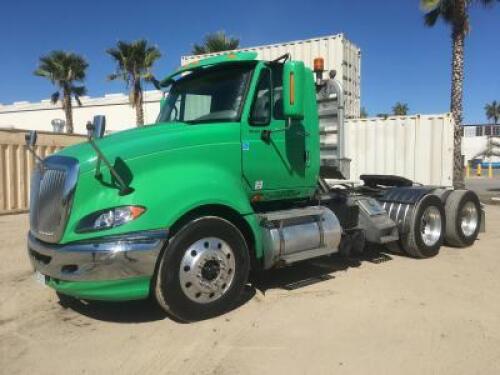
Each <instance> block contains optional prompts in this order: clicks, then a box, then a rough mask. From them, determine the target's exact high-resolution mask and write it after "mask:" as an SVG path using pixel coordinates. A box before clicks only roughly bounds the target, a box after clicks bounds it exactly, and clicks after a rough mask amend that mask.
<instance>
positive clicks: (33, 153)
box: [26, 146, 45, 166]
mask: <svg viewBox="0 0 500 375" xmlns="http://www.w3.org/2000/svg"><path fill="white" fill-rule="evenodd" d="M26 148H27V149H28V151H29V152H30V153H31V155H33V157H34V158H35V159H36V160H37V161H38V162H39V163H40V164H41V165H42V166H45V164H44V162H43V159H42V158H41V157H40V156H38V155H37V154H36V152H35V150H34V149H33V148H31V147H30V146H26Z"/></svg>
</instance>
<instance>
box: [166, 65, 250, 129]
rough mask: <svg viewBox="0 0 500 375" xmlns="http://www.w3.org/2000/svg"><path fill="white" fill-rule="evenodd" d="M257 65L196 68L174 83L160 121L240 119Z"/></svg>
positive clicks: (194, 121)
mask: <svg viewBox="0 0 500 375" xmlns="http://www.w3.org/2000/svg"><path fill="white" fill-rule="evenodd" d="M252 69H253V64H244V65H232V66H230V67H228V66H224V67H216V68H209V69H204V70H201V71H195V72H193V73H191V74H189V75H188V76H185V77H182V78H180V79H179V80H177V81H176V82H174V83H173V84H172V87H171V88H170V92H169V93H168V96H167V99H166V102H165V104H164V106H163V108H162V109H161V112H160V115H159V116H158V120H157V122H174V121H182V122H187V123H189V124H196V123H208V122H214V121H238V120H239V117H240V112H241V106H242V105H243V96H244V95H245V92H246V88H247V85H248V81H249V77H250V73H251V71H252Z"/></svg>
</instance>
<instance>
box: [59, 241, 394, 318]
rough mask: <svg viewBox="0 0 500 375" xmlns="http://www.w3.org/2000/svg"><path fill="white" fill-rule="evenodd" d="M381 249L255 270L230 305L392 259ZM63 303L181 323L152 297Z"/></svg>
mask: <svg viewBox="0 0 500 375" xmlns="http://www.w3.org/2000/svg"><path fill="white" fill-rule="evenodd" d="M393 254H395V253H391V254H387V253H386V252H385V251H384V253H382V252H381V251H380V249H377V248H372V249H368V250H366V251H365V252H364V253H363V254H362V255H358V256H354V257H343V256H341V255H337V254H336V255H332V256H325V257H321V258H316V259H311V260H309V261H305V262H302V263H298V264H296V265H294V266H290V267H285V268H280V269H275V270H271V271H265V272H259V273H253V274H251V275H250V280H249V284H248V285H246V287H245V289H244V292H243V294H242V296H241V298H240V300H239V301H238V302H237V303H236V305H235V306H234V307H233V308H232V309H231V310H234V309H237V308H239V307H240V306H242V305H244V304H246V303H247V302H248V301H250V300H251V299H252V298H253V297H254V296H255V294H256V291H257V290H258V291H260V292H261V293H262V294H265V293H266V291H268V290H271V289H284V290H294V289H298V288H301V287H305V286H308V285H312V284H315V283H318V282H323V281H326V280H330V279H332V278H334V277H335V273H336V272H339V271H345V270H347V269H349V268H353V267H359V266H361V264H362V263H363V262H371V263H382V262H386V261H389V260H391V259H392V257H391V255H393ZM59 297H60V301H59V303H60V305H61V306H62V307H63V308H66V309H71V310H73V311H75V312H77V313H79V314H82V315H85V316H87V317H89V318H92V319H96V320H101V321H106V322H115V323H144V322H152V321H157V320H163V319H165V318H170V319H172V320H174V321H176V322H178V323H182V322H180V321H178V320H177V319H175V317H172V316H169V315H168V314H166V313H165V312H164V311H163V310H162V309H161V308H160V307H159V306H158V304H157V303H156V302H155V301H154V300H153V298H150V299H147V300H140V301H126V302H102V301H82V300H77V299H74V298H71V297H65V296H62V295H59Z"/></svg>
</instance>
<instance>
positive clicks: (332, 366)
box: [0, 206, 500, 375]
mask: <svg viewBox="0 0 500 375" xmlns="http://www.w3.org/2000/svg"><path fill="white" fill-rule="evenodd" d="M498 228H500V206H488V207H487V229H488V232H487V233H485V234H482V235H481V236H480V240H479V241H478V242H476V244H475V246H473V247H472V248H468V249H461V250H458V249H452V248H443V249H442V250H441V254H440V255H439V256H438V257H437V258H435V259H428V260H414V259H409V258H406V257H403V256H398V255H394V254H387V255H382V256H381V255H377V254H371V255H369V256H366V257H364V258H363V259H352V260H349V261H346V260H342V259H340V258H327V259H321V260H316V261H313V262H309V263H307V264H303V265H300V266H295V267H292V268H288V269H284V270H280V271H276V272H274V273H271V274H267V275H264V276H261V277H259V278H258V279H257V280H255V281H254V283H253V285H252V286H249V288H248V293H247V295H246V296H245V298H244V299H243V300H242V302H241V306H240V307H239V308H237V309H236V310H234V311H232V312H230V313H228V314H226V315H224V316H221V317H219V318H216V319H212V320H208V321H204V322H200V323H195V324H180V323H176V322H174V321H172V320H170V319H169V318H166V317H165V316H164V315H163V314H162V312H161V311H159V310H158V309H157V308H155V306H154V305H152V304H150V303H148V302H134V303H119V304H106V303H99V304H88V305H86V304H76V305H74V306H72V307H71V308H64V307H62V306H61V305H60V304H59V303H58V299H57V297H56V296H55V294H54V293H53V291H51V290H50V289H48V288H45V287H43V286H41V285H38V284H36V283H35V282H34V281H33V279H32V276H31V272H30V268H29V263H28V260H27V257H26V255H25V249H24V246H25V241H24V236H25V232H26V231H27V216H26V215H16V216H0V239H1V243H0V255H1V259H2V261H1V262H0V300H1V302H0V373H1V374H9V375H11V374H28V373H30V374H32V373H36V374H62V373H64V374H98V373H99V374H136V373H137V374H138V373H140V374H282V373H283V374H284V373H286V374H332V373H337V374H401V373H404V374H419V375H421V374H454V375H455V374H467V375H470V374H498V373H500V271H499V266H500V230H499V229H498ZM321 276H322V278H323V281H321V282H317V283H314V284H309V285H305V286H302V287H300V288H298V289H293V290H287V288H289V286H290V283H292V286H293V285H294V284H293V283H294V282H296V281H298V280H301V279H305V278H308V277H309V278H316V279H319V278H321Z"/></svg>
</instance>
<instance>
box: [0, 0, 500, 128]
mask: <svg viewBox="0 0 500 375" xmlns="http://www.w3.org/2000/svg"><path fill="white" fill-rule="evenodd" d="M2 16H3V17H2V22H0V46H1V49H2V53H1V56H2V58H1V59H0V103H3V104H8V103H12V102H13V101H18V100H29V101H37V100H41V99H44V98H48V97H49V95H50V93H52V92H53V89H52V87H51V84H50V83H49V82H48V81H45V80H43V79H42V78H39V77H35V76H33V74H32V72H33V70H34V69H35V67H36V64H37V61H38V57H39V56H40V55H42V54H44V53H47V52H48V51H50V50H52V49H65V50H71V51H75V52H78V53H81V54H83V55H84V56H85V57H86V58H87V60H88V61H89V63H90V68H89V71H88V78H87V81H86V85H87V88H88V91H89V95H91V96H99V95H103V94H104V93H110V92H119V91H123V90H124V87H123V85H122V84H120V83H109V82H106V79H105V77H106V75H107V74H109V73H110V72H112V71H113V69H114V65H113V63H112V61H111V60H110V57H109V56H107V55H106V54H105V53H104V51H105V50H106V48H108V47H110V46H113V44H114V43H115V42H116V41H117V40H119V39H125V40H132V39H137V38H142V37H144V38H147V39H148V40H149V41H151V42H152V43H154V44H156V45H158V46H159V48H160V49H161V51H162V53H163V57H162V59H161V60H160V62H159V63H158V64H157V67H156V69H155V73H156V75H157V76H159V77H161V76H164V75H166V74H167V73H168V72H169V71H170V70H171V69H173V68H175V67H176V66H178V65H179V61H180V56H181V55H183V54H189V52H190V49H191V47H192V45H193V43H195V42H199V41H201V39H202V37H203V36H204V35H205V34H206V33H207V32H211V31H216V30H221V29H222V30H225V31H226V32H227V33H229V34H231V35H234V36H236V37H238V38H240V40H241V45H242V46H254V45H260V44H268V43H276V42H283V41H289V40H296V39H304V38H310V37H315V36H321V35H328V34H335V33H340V32H342V33H345V34H346V36H347V38H349V39H350V40H352V41H353V42H354V43H356V44H357V45H358V46H359V47H361V50H362V70H361V73H362V76H361V80H362V93H361V98H362V104H363V106H365V107H366V109H367V110H368V112H369V113H370V114H372V115H374V114H376V113H380V112H389V111H390V109H391V107H392V105H393V104H394V103H395V102H396V101H402V102H406V103H408V105H409V107H410V111H411V112H412V113H415V112H418V113H438V112H446V111H448V109H449V88H450V56H451V43H450V37H449V35H450V32H449V28H447V27H445V26H444V25H443V24H440V25H438V27H436V28H434V29H429V28H426V27H424V25H423V21H422V13H421V12H420V10H419V7H418V0H385V1H370V0H364V1H361V0H358V1H347V0H329V1H297V0H288V1H271V0H267V1H261V0H253V1H248V0H247V1H242V0H232V1H219V0H211V1H150V0H142V1H130V0H121V1H112V0H100V1H94V0H86V1H70V0H64V1H61V0H51V1H38V0H29V1H4V2H3V3H2ZM471 18H472V19H471V23H472V30H471V33H470V35H469V37H468V38H467V40H466V60H465V66H466V74H465V120H466V121H467V122H483V121H485V116H484V109H483V108H484V105H485V103H486V102H490V101H492V100H494V99H496V100H499V101H500V73H499V70H498V67H499V64H500V4H499V5H496V6H495V7H493V8H492V9H491V10H485V9H483V8H482V7H480V6H478V7H476V9H474V11H472V14H471Z"/></svg>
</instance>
